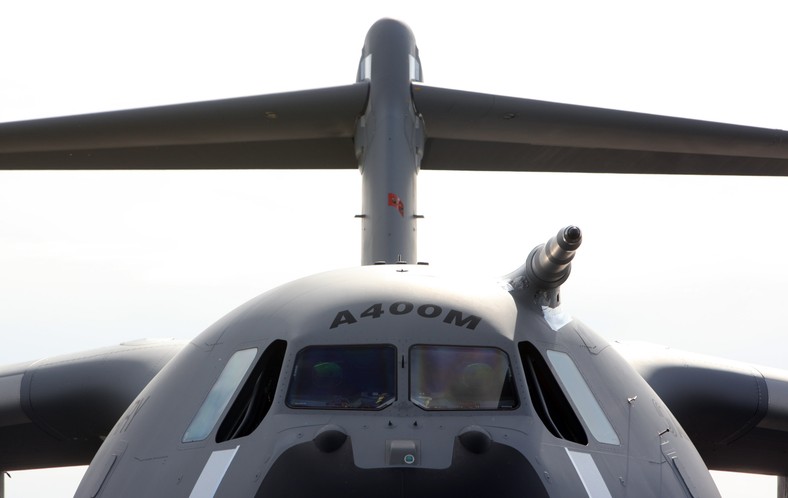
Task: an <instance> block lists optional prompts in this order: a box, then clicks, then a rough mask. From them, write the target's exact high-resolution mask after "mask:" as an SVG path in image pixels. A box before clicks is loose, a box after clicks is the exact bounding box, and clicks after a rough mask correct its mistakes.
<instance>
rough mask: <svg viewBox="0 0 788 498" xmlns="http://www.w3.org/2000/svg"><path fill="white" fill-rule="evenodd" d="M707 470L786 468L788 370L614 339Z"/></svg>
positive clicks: (781, 472)
mask: <svg viewBox="0 0 788 498" xmlns="http://www.w3.org/2000/svg"><path fill="white" fill-rule="evenodd" d="M614 346H615V348H616V350H617V351H618V352H619V353H620V354H621V355H622V356H623V357H624V358H625V359H626V360H627V361H628V362H629V363H630V364H631V365H632V366H633V367H634V368H635V370H637V371H638V373H640V375H641V376H642V377H643V378H644V379H645V380H646V381H647V382H648V383H649V385H650V386H651V387H652V388H653V389H654V390H655V391H656V392H657V394H658V395H659V397H660V398H662V400H663V401H664V402H665V404H666V405H667V406H668V408H669V409H670V411H671V412H673V414H674V415H675V416H676V418H677V419H678V420H679V422H680V423H681V425H682V427H683V428H684V430H685V431H686V432H687V435H688V436H689V437H690V439H691V440H692V442H693V443H694V444H695V447H696V448H697V449H698V451H699V452H700V454H701V456H702V457H703V460H704V461H705V462H706V465H707V466H708V467H709V468H710V469H714V470H727V471H734V472H748V473H760V474H771V475H781V476H784V475H788V371H783V370H777V369H773V368H768V367H760V366H753V365H748V364H746V363H740V362H735V361H730V360H724V359H720V358H714V357H711V356H705V355H700V354H695V353H689V352H686V351H679V350H675V349H671V348H668V347H665V346H658V345H654V344H646V343H629V342H626V343H615V344H614Z"/></svg>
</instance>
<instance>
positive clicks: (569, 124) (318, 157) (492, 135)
mask: <svg viewBox="0 0 788 498" xmlns="http://www.w3.org/2000/svg"><path fill="white" fill-rule="evenodd" d="M412 88H413V92H412V93H413V101H414V105H415V107H416V109H417V111H418V112H419V113H420V114H421V115H422V117H423V118H424V123H425V129H426V142H425V145H424V155H423V159H422V162H421V167H422V168H423V169H437V170H487V171H555V172H597V173H655V174H713V175H773V176H783V175H788V132H785V131H780V130H771V129H764V128H754V127H748V126H738V125H730V124H722V123H714V122H709V121H699V120H692V119H683V118H673V117H666V116H657V115H652V114H642V113H635V112H626V111H615V110H609V109H601V108H594V107H585V106H577V105H570V104H559V103H552V102H543V101H538V100H530V99H521V98H514V97H503V96H498V95H489V94H482V93H474V92H466V91H460V90H451V89H446V88H437V87H431V86H427V85H422V84H416V83H414V84H413V87H412ZM368 94H369V83H368V82H361V83H355V84H351V85H345V86H339V87H332V88H321V89H316V90H303V91H296V92H287V93H280V94H271V95H261V96H255V97H240V98H233V99H225V100H215V101H209V102H197V103H191V104H178V105H170V106H162V107H151V108H145V109H132V110H124V111H112V112H103V113H96V114H86V115H81V116H66V117H58V118H47V119H37V120H30V121H21V122H13V123H2V124H0V169H83V170H84V169H247V168H253V169H290V168H293V169H345V168H357V167H358V163H357V159H356V154H355V149H354V144H353V137H354V135H355V131H356V122H357V120H358V118H359V117H360V116H362V115H363V114H364V112H365V109H366V105H367V98H368Z"/></svg>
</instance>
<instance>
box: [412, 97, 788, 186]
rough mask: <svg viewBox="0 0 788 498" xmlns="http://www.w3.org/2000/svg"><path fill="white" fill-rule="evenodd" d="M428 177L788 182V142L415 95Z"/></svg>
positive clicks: (579, 111) (518, 102)
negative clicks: (541, 175) (448, 173)
mask: <svg viewBox="0 0 788 498" xmlns="http://www.w3.org/2000/svg"><path fill="white" fill-rule="evenodd" d="M413 98H414V101H415V104H416V109H417V110H418V111H419V113H421V115H422V116H423V118H424V123H425V128H426V135H427V141H426V144H425V147H424V157H423V159H422V163H421V167H422V168H423V169H437V170H482V171H556V172H580V173H583V172H585V173H653V174H692V175H769V176H784V175H788V132H785V131H780V130H770V129H763V128H753V127H748V126H737V125H729V124H722V123H714V122H709V121H699V120H692V119H682V118H672V117H666V116H657V115H652V114H642V113H635V112H625V111H614V110H609V109H600V108H594V107H585V106H578V105H569V104H558V103H553V102H543V101H538V100H529V99H521V98H514V97H502V96H498V95H488V94H482V93H473V92H465V91H459V90H449V89H445V88H437V87H431V86H427V85H417V84H414V86H413Z"/></svg>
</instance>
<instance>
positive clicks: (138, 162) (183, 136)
mask: <svg viewBox="0 0 788 498" xmlns="http://www.w3.org/2000/svg"><path fill="white" fill-rule="evenodd" d="M368 91H369V84H368V83H363V82H362V83H356V84H353V85H346V86H340V87H333V88H321V89H318V90H304V91H296V92H287V93H279V94H272V95H261V96H256V97H240V98H233V99H226V100H214V101H208V102H196V103H191V104H178V105H169V106H161V107H150V108H144V109H132V110H124V111H112V112H102V113H95V114H84V115H80V116H65V117H57V118H47V119H36V120H30V121H19V122H13V123H2V124H0V169H20V170H24V169H45V170H52V169H71V170H85V169H247V168H259V169H272V168H276V169H289V168H298V169H323V168H326V169H343V168H352V169H355V168H357V167H358V162H357V160H356V154H355V149H354V146H353V135H354V134H355V130H356V120H357V119H358V117H359V116H360V115H361V114H363V112H364V108H365V106H366V102H367V93H368Z"/></svg>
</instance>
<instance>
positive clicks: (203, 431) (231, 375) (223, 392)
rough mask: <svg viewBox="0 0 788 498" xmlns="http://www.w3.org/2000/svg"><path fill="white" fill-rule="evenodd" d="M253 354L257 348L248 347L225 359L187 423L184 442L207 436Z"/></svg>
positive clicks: (245, 370) (246, 368) (241, 378)
mask: <svg viewBox="0 0 788 498" xmlns="http://www.w3.org/2000/svg"><path fill="white" fill-rule="evenodd" d="M255 356H257V348H250V349H243V350H241V351H236V352H235V353H233V355H232V356H231V357H230V359H229V360H227V364H226V365H225V366H224V369H223V370H222V373H221V374H219V378H218V379H216V382H215V383H214V384H213V387H211V390H210V391H209V392H208V396H207V397H206V398H205V401H204V402H203V404H202V406H200V409H199V410H197V414H196V415H195V416H194V419H193V420H192V422H191V424H189V428H188V429H186V433H184V435H183V439H182V441H183V442H184V443H191V442H194V441H202V440H203V439H205V438H206V437H208V434H210V433H211V431H212V430H213V427H214V426H215V425H216V422H217V421H218V420H219V417H220V416H221V414H222V412H223V411H224V409H225V408H226V407H227V404H228V403H229V402H230V398H232V396H233V393H235V390H236V389H237V388H238V385H239V384H241V381H242V380H243V378H244V376H245V375H246V372H247V371H248V370H249V367H250V366H251V365H252V361H254V358H255Z"/></svg>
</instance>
